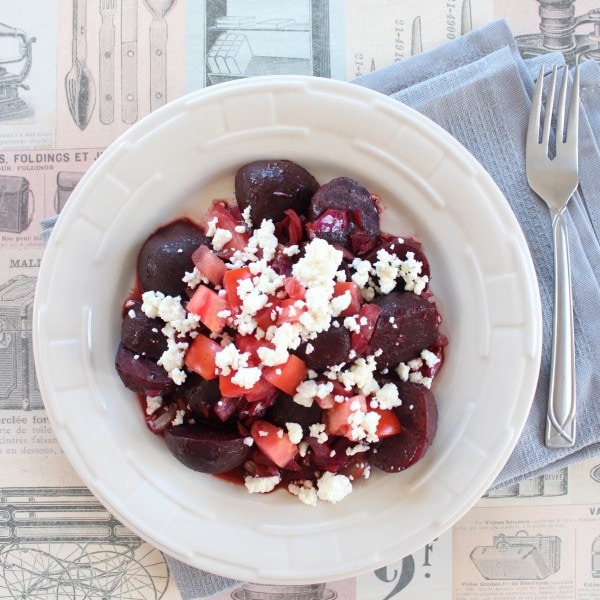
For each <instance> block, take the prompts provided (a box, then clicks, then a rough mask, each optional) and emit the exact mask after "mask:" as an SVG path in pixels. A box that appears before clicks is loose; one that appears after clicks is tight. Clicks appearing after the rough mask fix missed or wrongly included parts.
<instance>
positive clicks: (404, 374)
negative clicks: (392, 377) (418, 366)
mask: <svg viewBox="0 0 600 600" xmlns="http://www.w3.org/2000/svg"><path fill="white" fill-rule="evenodd" d="M396 373H398V377H400V380H401V381H408V376H409V375H410V367H409V366H408V365H407V364H406V363H403V362H401V363H400V364H399V365H398V366H397V367H396Z"/></svg>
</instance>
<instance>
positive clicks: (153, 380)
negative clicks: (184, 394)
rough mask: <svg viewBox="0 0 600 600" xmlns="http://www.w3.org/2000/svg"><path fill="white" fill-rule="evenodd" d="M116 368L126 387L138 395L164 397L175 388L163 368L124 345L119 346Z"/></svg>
mask: <svg viewBox="0 0 600 600" xmlns="http://www.w3.org/2000/svg"><path fill="white" fill-rule="evenodd" d="M136 356H137V358H136ZM115 366H116V368H117V372H118V373H119V376H120V377H121V380H122V381H123V383H124V384H125V387H126V388H128V389H130V390H131V391H133V392H136V393H137V394H144V395H146V396H164V395H165V394H168V393H170V392H172V391H173V389H174V388H175V383H174V382H173V380H172V379H171V378H170V377H169V376H168V374H167V372H166V371H165V370H164V369H163V368H162V367H160V366H159V365H157V364H156V363H155V362H154V361H153V360H152V359H150V358H146V357H145V356H141V355H140V354H136V353H135V352H132V351H131V350H129V349H128V348H126V347H125V346H123V344H119V348H118V350H117V356H116V359H115Z"/></svg>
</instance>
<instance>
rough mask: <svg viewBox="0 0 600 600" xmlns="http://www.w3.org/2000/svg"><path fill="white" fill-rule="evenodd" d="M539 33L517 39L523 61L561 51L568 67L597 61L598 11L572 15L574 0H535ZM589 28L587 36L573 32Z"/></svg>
mask: <svg viewBox="0 0 600 600" xmlns="http://www.w3.org/2000/svg"><path fill="white" fill-rule="evenodd" d="M537 2H539V4H540V7H539V15H540V33H534V34H525V35H518V36H516V38H515V39H516V40H517V44H518V46H519V50H520V51H521V54H522V55H523V57H524V58H530V57H532V56H540V55H542V54H547V53H548V52H562V53H563V55H564V57H565V61H566V62H567V64H568V65H570V66H573V65H575V64H578V63H581V62H584V61H585V60H595V61H597V62H600V8H595V9H593V10H590V11H589V12H587V13H586V14H584V15H580V16H575V6H574V2H575V0H537ZM586 25H592V26H593V28H592V31H590V32H589V33H576V30H578V29H580V28H581V27H582V26H586Z"/></svg>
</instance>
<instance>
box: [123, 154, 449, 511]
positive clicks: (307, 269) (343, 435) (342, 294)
mask: <svg viewBox="0 0 600 600" xmlns="http://www.w3.org/2000/svg"><path fill="white" fill-rule="evenodd" d="M379 213H380V206H379V198H378V197H376V196H374V195H373V194H371V193H370V192H369V191H368V190H367V189H366V188H365V187H364V186H363V185H362V184H361V183H359V182H358V181H355V180H353V179H349V178H347V177H339V178H337V179H333V180H332V181H329V182H327V183H323V184H319V183H318V182H317V181H316V179H315V178H314V177H313V176H312V175H311V174H310V173H309V172H308V171H306V170H305V169H304V168H302V167H301V166H300V165H298V164H296V163H294V162H291V161H288V160H262V161H256V162H252V163H249V164H247V165H245V166H243V167H241V168H240V169H239V170H238V172H237V174H236V177H235V202H234V203H232V202H227V201H225V200H215V201H214V203H213V205H212V207H211V208H210V210H209V212H208V214H207V216H206V219H205V222H204V225H203V226H201V225H199V224H196V223H194V222H192V221H191V220H189V219H179V220H176V221H174V222H171V223H169V224H167V225H165V226H163V227H161V228H160V229H158V230H157V231H156V232H154V233H153V234H152V235H151V236H150V237H149V238H148V239H147V240H146V241H145V242H144V244H143V245H142V247H141V249H140V252H139V255H138V263H137V279H138V285H137V289H136V292H134V293H132V294H131V296H130V298H129V299H128V300H127V301H126V302H125V306H124V310H123V315H122V329H121V341H120V344H119V348H118V350H117V356H116V368H117V371H118V373H119V375H120V377H121V379H122V381H123V383H124V384H125V386H127V388H129V389H130V390H132V391H134V392H136V394H138V396H139V398H140V402H141V405H142V407H143V411H144V414H145V419H146V423H147V425H148V427H149V429H150V430H151V431H152V432H153V433H155V434H159V435H162V436H164V439H165V443H166V446H167V448H168V449H169V450H170V452H172V453H173V455H174V456H175V457H176V458H177V459H178V460H179V461H181V462H182V463H183V464H184V465H186V466H187V467H189V468H191V469H194V470H196V471H200V472H203V473H210V474H214V475H218V476H221V477H225V478H227V479H229V480H233V481H238V482H240V483H242V484H243V485H244V486H245V487H246V489H247V490H248V491H249V492H250V493H268V492H270V491H272V490H274V489H279V488H284V489H286V490H288V491H289V492H290V493H291V494H294V495H295V496H297V497H298V499H299V500H300V501H302V502H304V503H305V504H308V505H314V504H316V503H317V502H318V501H329V502H338V501H339V500H342V499H343V498H344V497H345V496H347V495H348V494H349V493H350V492H351V491H352V487H353V484H354V483H355V482H356V481H357V480H359V479H361V478H368V477H369V474H370V472H371V469H372V468H378V469H381V470H383V471H386V472H390V473H391V472H397V471H402V470H404V469H406V468H408V467H410V466H411V465H413V464H414V463H415V462H417V461H418V460H419V459H420V458H421V457H422V456H423V455H424V453H425V452H426V450H427V448H428V447H429V446H430V445H431V442H432V440H433V437H434V435H435V432H436V427H437V408H436V403H435V399H434V396H433V393H432V391H431V384H432V381H433V379H434V377H435V375H436V373H437V372H438V371H439V369H440V368H441V366H442V362H443V350H444V347H445V346H446V344H447V340H446V338H445V337H444V336H443V335H442V334H441V333H440V332H439V325H440V321H441V318H440V315H439V313H438V310H437V307H436V304H435V302H434V300H433V298H432V295H431V293H430V291H429V281H430V276H431V274H430V268H429V263H428V261H427V258H426V257H425V255H424V253H423V250H422V247H421V244H420V243H419V242H418V241H416V240H414V239H408V238H401V237H398V236H397V235H391V234H388V233H383V232H381V231H380V218H379V216H380V215H379Z"/></svg>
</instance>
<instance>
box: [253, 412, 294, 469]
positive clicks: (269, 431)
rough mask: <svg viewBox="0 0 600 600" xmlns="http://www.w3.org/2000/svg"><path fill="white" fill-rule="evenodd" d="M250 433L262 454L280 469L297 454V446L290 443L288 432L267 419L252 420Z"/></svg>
mask: <svg viewBox="0 0 600 600" xmlns="http://www.w3.org/2000/svg"><path fill="white" fill-rule="evenodd" d="M250 435H251V436H252V439H253V440H254V443H255V444H256V445H257V446H258V448H259V449H260V450H261V451H262V452H263V454H265V456H267V457H268V458H269V459H270V460H272V461H273V462H274V463H275V464H276V465H277V466H278V467H280V468H282V469H283V468H284V467H285V466H286V465H287V464H288V463H289V462H290V461H291V460H292V459H293V458H294V456H296V454H298V446H296V444H292V442H291V441H290V438H289V437H288V434H287V433H286V432H285V431H283V429H281V428H280V427H277V425H273V424H272V423H269V422H268V421H263V420H260V419H258V420H256V421H254V423H253V424H252V427H251V428H250Z"/></svg>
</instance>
